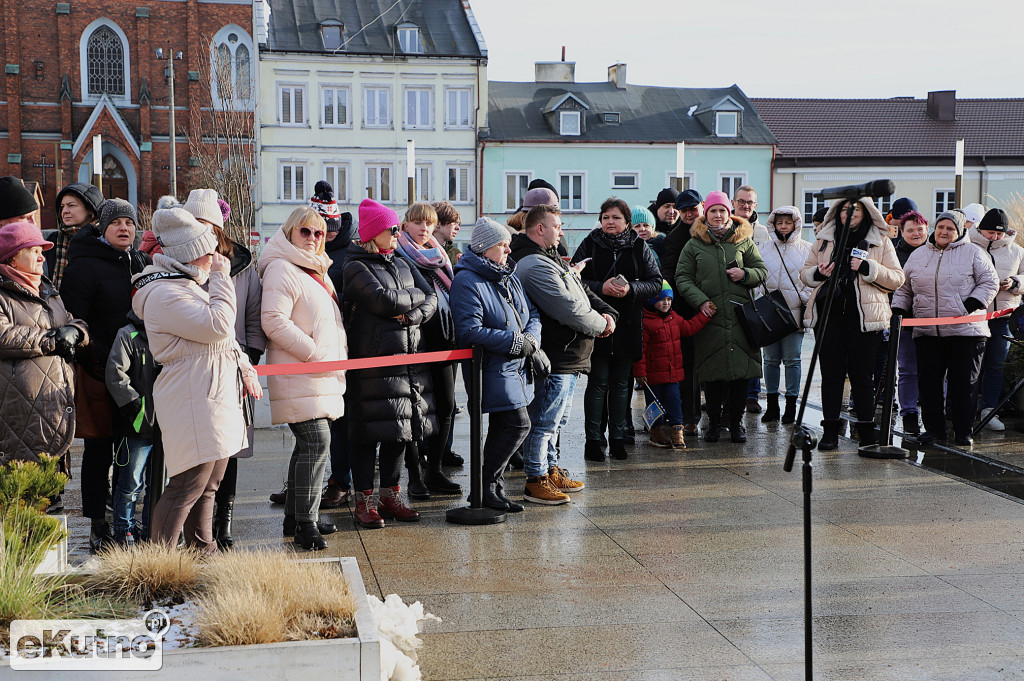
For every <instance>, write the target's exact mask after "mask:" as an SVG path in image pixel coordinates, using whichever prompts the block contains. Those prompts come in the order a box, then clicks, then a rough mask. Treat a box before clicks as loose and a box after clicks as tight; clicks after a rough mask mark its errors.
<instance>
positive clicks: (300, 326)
mask: <svg viewBox="0 0 1024 681" xmlns="http://www.w3.org/2000/svg"><path fill="white" fill-rule="evenodd" d="M326 234H327V225H326V223H325V222H324V219H323V218H322V217H320V214H319V213H317V211H316V210H314V209H312V208H309V207H306V206H303V207H302V208H296V209H295V210H294V211H292V214H291V215H289V216H288V219H287V220H286V221H285V223H284V225H282V226H281V230H280V231H278V232H276V233H275V234H274V236H272V237H270V241H268V242H267V245H266V247H265V248H264V249H263V253H262V254H261V255H260V260H259V266H258V267H259V271H260V275H261V276H262V277H263V305H262V314H261V319H262V321H263V330H264V331H265V332H266V334H267V339H268V340H269V344H268V350H267V362H268V363H269V364H289V363H293V362H330V361H335V360H341V359H346V358H347V356H348V352H347V346H348V343H347V341H346V338H345V329H344V327H343V326H342V323H341V309H340V308H339V307H338V296H337V293H336V292H335V290H334V284H332V283H331V278H330V277H329V276H327V269H328V268H329V267H330V266H331V259H330V258H328V257H327V255H325V254H324V243H325V237H326ZM268 382H269V386H268V387H269V389H270V414H271V418H272V420H273V422H274V423H287V424H288V427H289V428H291V431H292V433H293V434H294V435H295V449H294V450H293V451H292V457H291V460H290V461H289V462H288V491H287V494H286V495H285V506H284V533H285V534H286V535H289V534H293V533H294V535H295V542H296V543H297V544H298V545H300V546H301V547H302V548H303V549H305V550H307V551H317V550H320V549H325V548H327V542H325V541H324V538H323V535H324V534H330V533H332V532H334V531H336V530H337V527H335V525H334V523H332V522H330V521H329V520H321V519H320V517H319V516H320V496H321V491H322V489H323V480H324V473H325V472H326V471H327V461H328V459H329V457H330V447H331V421H333V420H334V419H336V418H338V417H340V416H341V415H342V413H343V411H344V407H345V402H344V395H345V372H344V371H327V372H324V373H314V374H293V375H286V376H271V377H270V378H269V380H268Z"/></svg>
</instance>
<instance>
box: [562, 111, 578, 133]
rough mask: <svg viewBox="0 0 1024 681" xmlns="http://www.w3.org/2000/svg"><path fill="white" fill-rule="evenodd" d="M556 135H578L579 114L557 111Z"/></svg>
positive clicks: (576, 112)
mask: <svg viewBox="0 0 1024 681" xmlns="http://www.w3.org/2000/svg"><path fill="white" fill-rule="evenodd" d="M558 134H560V135H579V134H580V112H579V111H559V112H558Z"/></svg>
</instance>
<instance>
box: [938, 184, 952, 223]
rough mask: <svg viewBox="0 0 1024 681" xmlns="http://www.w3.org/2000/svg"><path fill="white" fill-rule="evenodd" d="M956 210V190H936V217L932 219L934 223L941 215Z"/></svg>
mask: <svg viewBox="0 0 1024 681" xmlns="http://www.w3.org/2000/svg"><path fill="white" fill-rule="evenodd" d="M954 208H956V190H955V189H936V190H935V216H934V217H933V218H932V222H935V218H936V217H938V216H939V213H942V212H945V211H947V210H953V209H954Z"/></svg>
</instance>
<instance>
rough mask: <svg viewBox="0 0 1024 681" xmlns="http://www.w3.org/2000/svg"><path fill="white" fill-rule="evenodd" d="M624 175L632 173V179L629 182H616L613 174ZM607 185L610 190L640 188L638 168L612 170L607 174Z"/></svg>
mask: <svg viewBox="0 0 1024 681" xmlns="http://www.w3.org/2000/svg"><path fill="white" fill-rule="evenodd" d="M616 175H618V176H626V175H632V176H633V181H632V182H630V183H629V184H616V183H615V176H616ZM608 185H609V186H610V187H611V188H612V190H618V189H640V171H639V170H613V171H611V172H610V173H609V174H608Z"/></svg>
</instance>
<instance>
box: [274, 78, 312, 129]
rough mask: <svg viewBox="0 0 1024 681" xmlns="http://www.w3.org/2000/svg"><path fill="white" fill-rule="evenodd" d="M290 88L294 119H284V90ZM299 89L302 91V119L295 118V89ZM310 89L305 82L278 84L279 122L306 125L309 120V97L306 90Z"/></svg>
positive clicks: (296, 125)
mask: <svg viewBox="0 0 1024 681" xmlns="http://www.w3.org/2000/svg"><path fill="white" fill-rule="evenodd" d="M285 90H290V91H291V95H290V96H289V101H290V107H291V110H290V113H291V118H292V120H290V121H286V120H284V110H283V107H282V106H281V102H282V98H283V97H284V91H285ZM296 90H298V91H299V92H301V93H302V120H301V121H296V120H295V91H296ZM308 90H309V88H308V87H306V84H305V83H278V84H277V124H278V125H286V126H293V127H301V126H305V125H306V124H307V123H306V121H308V120H309V118H308V116H309V97H307V96H306V92H307V91H308Z"/></svg>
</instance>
